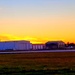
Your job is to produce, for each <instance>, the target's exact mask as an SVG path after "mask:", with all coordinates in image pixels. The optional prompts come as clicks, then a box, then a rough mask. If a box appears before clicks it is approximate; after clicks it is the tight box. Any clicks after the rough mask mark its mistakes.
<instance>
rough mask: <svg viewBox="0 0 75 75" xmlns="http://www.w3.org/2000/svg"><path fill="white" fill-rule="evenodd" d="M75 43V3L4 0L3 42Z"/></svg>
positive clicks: (0, 4)
mask: <svg viewBox="0 0 75 75" xmlns="http://www.w3.org/2000/svg"><path fill="white" fill-rule="evenodd" d="M12 39H16V40H19V39H22V40H23V39H27V40H31V41H34V42H35V41H36V42H43V41H47V40H63V41H65V42H68V41H69V42H75V0H0V40H12Z"/></svg>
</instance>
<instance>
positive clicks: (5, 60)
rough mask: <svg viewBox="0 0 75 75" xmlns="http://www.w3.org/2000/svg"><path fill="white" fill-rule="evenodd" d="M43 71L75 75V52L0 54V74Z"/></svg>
mask: <svg viewBox="0 0 75 75" xmlns="http://www.w3.org/2000/svg"><path fill="white" fill-rule="evenodd" d="M38 71H39V72H38ZM45 71H46V72H47V73H55V72H57V73H58V74H59V73H61V75H62V73H69V72H71V73H72V74H71V75H73V74H74V75H75V72H74V71H75V52H57V53H53V52H50V53H25V54H0V74H2V73H12V74H13V73H15V74H16V73H17V72H22V73H24V72H25V73H27V74H26V75H29V74H28V72H30V73H32V72H34V73H40V72H42V73H44V72H45ZM19 74H20V73H19ZM19 74H18V75H19ZM44 74H45V73H44ZM21 75H22V74H21ZM23 75H25V74H23ZM34 75H36V74H34ZM37 75H38V74H37ZM53 75H54V74H53Z"/></svg>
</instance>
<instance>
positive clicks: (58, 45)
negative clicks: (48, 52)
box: [45, 41, 65, 49]
mask: <svg viewBox="0 0 75 75" xmlns="http://www.w3.org/2000/svg"><path fill="white" fill-rule="evenodd" d="M45 48H46V49H64V48H65V43H64V42H63V41H48V42H46V43H45Z"/></svg>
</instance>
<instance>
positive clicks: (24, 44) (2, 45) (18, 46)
mask: <svg viewBox="0 0 75 75" xmlns="http://www.w3.org/2000/svg"><path fill="white" fill-rule="evenodd" d="M31 49H32V44H31V43H30V41H24V40H21V41H4V42H0V50H31Z"/></svg>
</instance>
